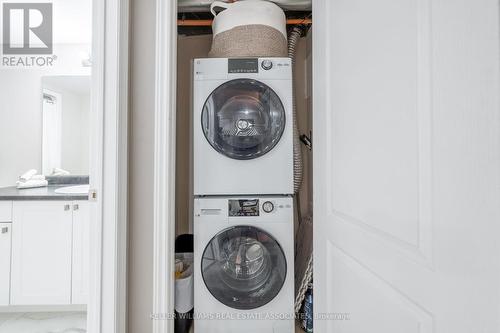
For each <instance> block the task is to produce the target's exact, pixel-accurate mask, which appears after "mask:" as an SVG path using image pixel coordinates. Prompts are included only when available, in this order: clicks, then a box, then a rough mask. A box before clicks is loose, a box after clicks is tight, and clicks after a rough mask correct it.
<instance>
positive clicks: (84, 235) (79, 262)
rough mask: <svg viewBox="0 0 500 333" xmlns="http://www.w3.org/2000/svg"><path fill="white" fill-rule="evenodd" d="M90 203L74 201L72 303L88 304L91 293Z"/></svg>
mask: <svg viewBox="0 0 500 333" xmlns="http://www.w3.org/2000/svg"><path fill="white" fill-rule="evenodd" d="M90 223H91V220H90V204H89V202H87V201H75V202H74V203H73V260H72V283H71V303H72V304H87V301H88V293H89V277H90V273H89V255H90V238H89V233H90Z"/></svg>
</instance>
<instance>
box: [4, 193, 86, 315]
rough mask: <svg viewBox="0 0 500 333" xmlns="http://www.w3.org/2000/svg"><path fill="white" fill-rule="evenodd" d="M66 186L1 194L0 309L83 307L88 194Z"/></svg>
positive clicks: (84, 301) (84, 302) (84, 298)
mask: <svg viewBox="0 0 500 333" xmlns="http://www.w3.org/2000/svg"><path fill="white" fill-rule="evenodd" d="M68 186H71V185H63V184H59V185H51V186H48V187H43V188H35V189H27V190H17V189H16V188H15V187H6V188H0V306H1V307H4V306H7V307H10V306H46V305H72V304H80V305H81V304H86V303H87V295H88V275H89V272H88V269H89V252H90V250H89V223H90V207H89V202H88V201H87V200H88V194H87V193H69V194H68V193H57V191H58V190H59V189H61V188H65V187H68ZM1 307H0V311H1Z"/></svg>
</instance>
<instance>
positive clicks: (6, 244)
mask: <svg viewBox="0 0 500 333" xmlns="http://www.w3.org/2000/svg"><path fill="white" fill-rule="evenodd" d="M11 235H12V223H0V306H2V305H8V304H9V282H10V247H11Z"/></svg>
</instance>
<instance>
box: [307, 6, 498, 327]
mask: <svg viewBox="0 0 500 333" xmlns="http://www.w3.org/2000/svg"><path fill="white" fill-rule="evenodd" d="M498 27H499V4H498V0H474V1H450V0H433V1H431V0H379V1H373V0H315V1H314V31H313V40H314V65H313V66H314V144H315V147H314V168H315V169H314V193H315V194H314V203H315V204H314V210H315V212H314V217H315V221H314V223H315V227H314V229H315V230H314V264H315V266H314V283H315V294H314V302H315V303H314V310H315V312H316V316H317V319H316V320H315V331H317V332H322V333H323V332H329V333H367V332H371V333H402V332H404V333H417V332H419V333H430V332H434V333H436V332H437V333H450V332H453V333H471V332H485V333H487V332H488V333H493V332H495V333H496V332H500V320H499V315H500V260H499V257H500V204H499V203H500V177H499V176H500V139H499V138H500V111H499V99H498V92H499V88H500V85H499V28H498ZM328 314H329V317H328ZM342 314H346V316H343V315H342ZM325 317H328V318H329V319H330V320H322V319H324V318H325ZM335 319H336V320H335Z"/></svg>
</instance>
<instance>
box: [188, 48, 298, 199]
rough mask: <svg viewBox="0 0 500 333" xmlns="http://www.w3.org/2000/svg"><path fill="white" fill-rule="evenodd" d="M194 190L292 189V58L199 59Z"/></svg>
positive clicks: (195, 71) (207, 192)
mask: <svg viewBox="0 0 500 333" xmlns="http://www.w3.org/2000/svg"><path fill="white" fill-rule="evenodd" d="M193 75H194V80H193V84H194V86H193V137H194V142H193V146H194V148H193V150H194V154H193V155H194V161H193V164H194V175H193V177H194V195H199V196H201V195H240V194H243V195H247V194H254V195H255V194H266V195H267V194H271V195H281V194H292V193H293V111H292V65H291V60H290V59H289V58H259V59H257V58H254V59H226V58H214V59H195V60H194V68H193Z"/></svg>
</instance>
